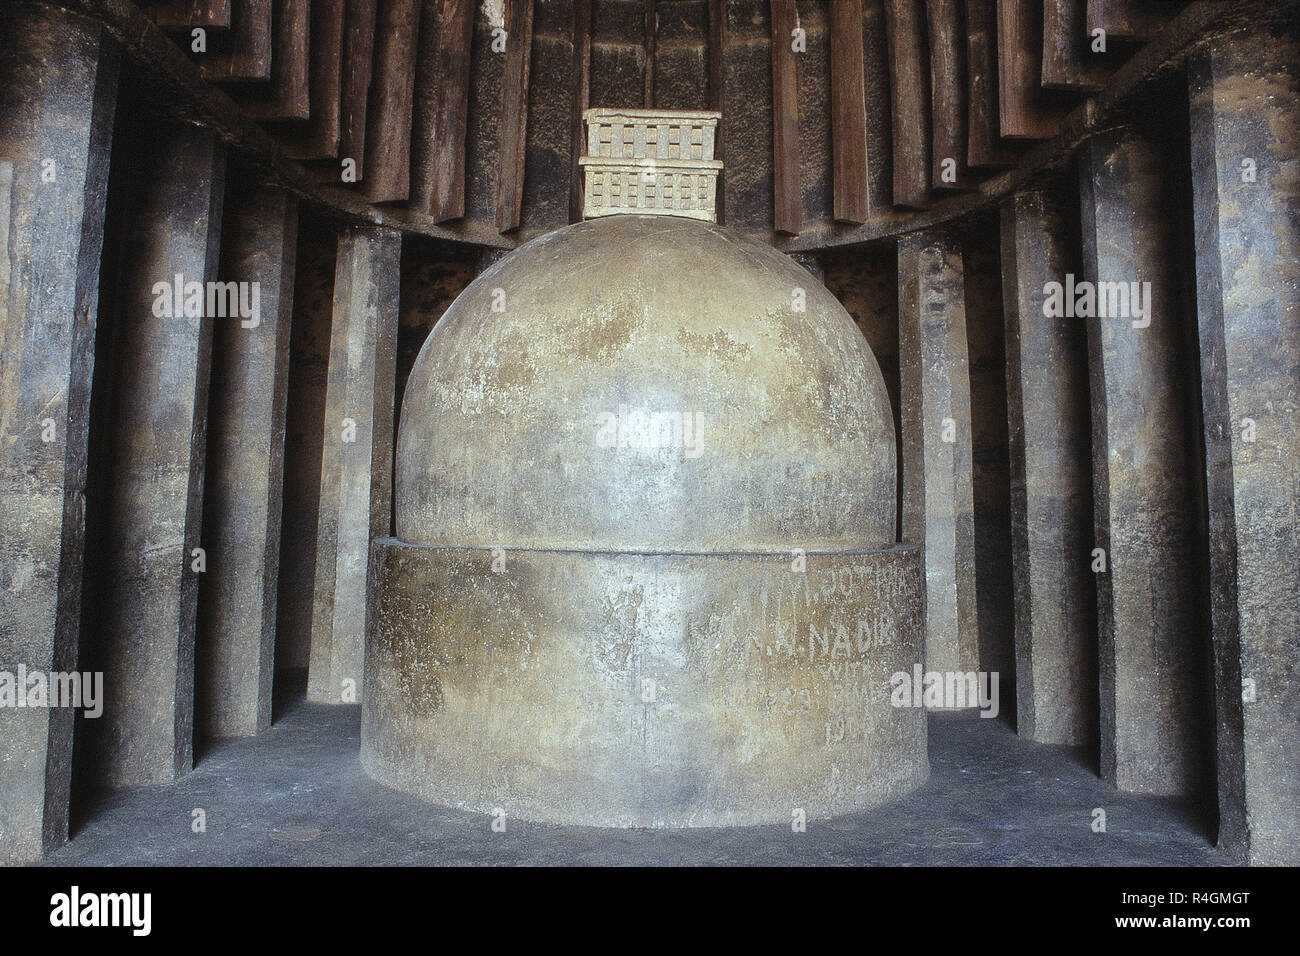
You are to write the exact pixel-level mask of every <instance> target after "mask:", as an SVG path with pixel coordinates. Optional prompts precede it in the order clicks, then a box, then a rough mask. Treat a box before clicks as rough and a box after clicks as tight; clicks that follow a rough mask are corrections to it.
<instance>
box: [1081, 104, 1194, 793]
mask: <svg viewBox="0 0 1300 956" xmlns="http://www.w3.org/2000/svg"><path fill="white" fill-rule="evenodd" d="M1165 163H1166V160H1165V159H1164V157H1163V156H1162V151H1161V150H1160V149H1159V148H1158V146H1157V145H1156V143H1155V141H1153V140H1151V139H1147V138H1145V137H1143V136H1141V135H1139V134H1138V133H1136V132H1134V131H1133V130H1131V129H1130V130H1118V131H1114V132H1111V133H1105V134H1102V135H1100V136H1098V137H1096V138H1094V139H1092V140H1091V141H1089V143H1088V144H1087V145H1086V146H1085V147H1084V150H1083V154H1082V157H1081V161H1080V178H1081V190H1082V200H1081V210H1082V220H1083V249H1084V256H1083V258H1084V279H1085V280H1086V281H1088V282H1092V283H1097V282H1098V281H1101V282H1106V283H1122V284H1123V287H1124V288H1125V290H1126V291H1129V292H1130V294H1131V285H1130V284H1131V283H1134V282H1137V283H1148V282H1149V283H1150V291H1151V298H1150V305H1151V308H1150V315H1149V316H1146V317H1141V318H1139V317H1138V316H1137V314H1136V313H1137V312H1139V311H1142V310H1139V309H1135V308H1133V307H1132V304H1131V303H1130V307H1129V308H1128V309H1124V308H1123V303H1122V301H1121V300H1120V299H1119V297H1118V295H1119V293H1118V292H1116V293H1115V296H1114V297H1112V296H1111V294H1110V292H1105V294H1104V296H1098V298H1099V299H1100V298H1103V297H1104V298H1105V299H1107V300H1112V298H1113V301H1108V304H1107V308H1106V311H1107V312H1108V313H1109V314H1108V315H1107V316H1105V317H1101V316H1096V317H1092V318H1080V319H1076V321H1084V322H1086V323H1087V328H1088V351H1089V378H1090V393H1091V399H1092V435H1093V440H1092V462H1093V523H1094V526H1095V535H1094V539H1095V540H1094V547H1096V548H1101V549H1103V550H1104V551H1105V554H1106V562H1107V564H1106V567H1107V571H1106V572H1105V573H1100V574H1097V576H1096V584H1097V615H1098V632H1099V648H1098V671H1099V683H1100V688H1101V696H1100V717H1101V721H1100V734H1101V772H1102V776H1103V777H1104V778H1105V779H1106V780H1107V781H1109V782H1110V783H1112V784H1114V785H1115V786H1116V787H1117V788H1119V789H1121V790H1129V791H1139V792H1146V793H1163V794H1179V793H1181V794H1193V793H1197V792H1199V791H1200V789H1201V785H1202V781H1203V779H1204V777H1205V771H1206V769H1207V767H1206V758H1207V757H1208V753H1207V747H1206V743H1207V738H1206V729H1207V728H1206V726H1205V720H1206V717H1207V713H1206V711H1207V709H1208V706H1209V701H1208V694H1209V688H1208V687H1207V686H1206V681H1205V679H1204V677H1203V675H1204V674H1206V673H1208V668H1207V666H1206V661H1205V634H1204V630H1203V622H1202V621H1201V620H1200V615H1199V614H1198V613H1197V612H1198V607H1197V605H1196V603H1195V600H1196V598H1195V595H1196V594H1197V593H1198V591H1199V589H1198V587H1197V585H1198V584H1199V581H1200V577H1199V573H1198V569H1197V567H1196V563H1195V562H1196V554H1197V542H1196V539H1195V535H1194V517H1193V515H1194V506H1193V502H1194V497H1193V496H1194V490H1193V488H1192V486H1191V482H1190V476H1191V475H1192V474H1194V473H1195V471H1194V467H1195V466H1194V459H1193V455H1192V450H1191V448H1190V447H1189V437H1190V436H1189V432H1190V428H1189V423H1188V419H1187V415H1188V405H1187V402H1188V383H1187V368H1186V363H1185V350H1186V343H1185V338H1186V331H1185V330H1186V329H1188V327H1189V326H1190V325H1191V324H1192V319H1191V316H1192V311H1191V310H1192V305H1191V303H1190V302H1188V301H1187V297H1186V294H1185V292H1186V290H1185V288H1184V287H1183V286H1182V285H1181V284H1180V282H1179V272H1178V268H1177V266H1178V251H1179V250H1178V245H1177V239H1176V231H1175V230H1176V228H1177V224H1178V219H1177V210H1178V208H1179V205H1178V203H1179V197H1178V195H1177V193H1176V191H1175V190H1174V188H1173V182H1174V181H1173V180H1172V178H1171V177H1170V175H1169V171H1168V170H1167V169H1166V168H1165ZM1144 288H1145V286H1142V285H1139V286H1138V291H1139V293H1140V294H1141V295H1143V296H1144V293H1143V291H1142V290H1143V289H1144ZM1074 304H1075V305H1077V300H1076V303H1074ZM1085 306H1086V301H1085ZM1075 311H1078V310H1077V308H1076V309H1075ZM1097 311H1100V309H1097ZM1148 318H1149V320H1150V325H1149V327H1145V328H1141V327H1138V328H1135V327H1134V323H1135V322H1137V323H1138V324H1139V325H1141V323H1143V322H1146V321H1147V319H1148Z"/></svg>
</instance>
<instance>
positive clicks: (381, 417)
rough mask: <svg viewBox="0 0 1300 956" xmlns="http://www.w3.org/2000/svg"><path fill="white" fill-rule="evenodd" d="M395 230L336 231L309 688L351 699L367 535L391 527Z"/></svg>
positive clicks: (330, 698) (328, 699)
mask: <svg viewBox="0 0 1300 956" xmlns="http://www.w3.org/2000/svg"><path fill="white" fill-rule="evenodd" d="M401 255H402V237H401V235H400V234H399V233H396V232H390V231H388V230H383V229H355V230H350V231H348V232H345V233H344V234H343V235H342V236H340V237H339V251H338V261H337V267H336V272H335V278H334V320H333V329H332V332H331V338H330V363H329V385H328V388H327V391H326V398H325V429H324V451H323V453H322V464H321V478H320V512H319V518H318V523H317V530H316V580H315V586H314V591H315V597H314V605H313V617H312V632H311V662H310V664H309V666H308V677H307V696H308V699H309V700H315V701H321V702H325V703H335V704H337V703H344V702H349V701H351V702H355V701H356V700H357V699H358V697H357V695H358V694H359V692H360V689H361V677H362V657H363V654H364V651H365V614H366V563H367V560H368V555H369V550H370V541H371V540H372V539H373V538H378V537H383V536H384V535H386V534H388V533H389V532H390V530H391V527H390V526H391V520H392V488H393V484H392V482H393V405H394V401H395V398H394V395H393V377H394V375H395V372H396V355H397V316H398V295H399V292H398V282H399V277H400V274H401Z"/></svg>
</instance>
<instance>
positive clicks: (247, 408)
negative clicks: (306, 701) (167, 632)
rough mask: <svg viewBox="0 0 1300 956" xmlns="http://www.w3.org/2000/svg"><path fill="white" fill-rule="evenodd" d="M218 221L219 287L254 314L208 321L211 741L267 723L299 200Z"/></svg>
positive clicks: (203, 676)
mask: <svg viewBox="0 0 1300 956" xmlns="http://www.w3.org/2000/svg"><path fill="white" fill-rule="evenodd" d="M224 219H225V228H224V231H223V236H222V254H221V270H220V278H221V281H222V282H224V283H237V284H240V286H239V290H238V293H237V295H239V297H240V298H239V301H240V304H241V308H242V306H243V305H244V304H245V303H247V304H248V305H249V306H252V305H253V304H254V303H256V305H257V308H256V310H253V309H251V308H249V309H245V310H243V311H241V312H240V313H239V314H238V315H230V314H229V312H228V315H227V317H226V318H218V319H216V320H215V322H214V324H215V329H214V332H213V347H212V389H211V400H210V403H209V404H210V412H209V433H208V453H207V461H208V481H207V487H206V489H205V494H204V516H203V547H204V549H205V550H206V552H207V571H206V572H205V573H204V574H203V575H202V586H201V588H200V594H199V601H200V605H199V606H200V613H199V635H198V654H197V658H196V661H197V673H196V693H195V698H196V703H197V718H196V719H197V721H198V724H199V726H198V729H199V731H200V732H201V733H203V734H205V735H207V736H214V737H234V736H241V735H247V734H256V733H260V732H261V731H263V730H265V729H266V728H267V727H269V726H270V724H271V683H272V677H273V674H274V658H275V621H276V581H277V579H278V576H279V567H280V511H281V497H282V492H283V489H284V482H283V477H284V422H285V403H286V400H287V392H288V380H289V374H288V373H289V327H290V322H291V319H292V315H293V282H294V264H295V261H296V256H297V241H298V201H297V199H296V198H294V197H292V196H288V195H286V194H285V193H283V192H276V191H269V190H256V191H252V190H250V191H247V192H243V193H241V194H240V195H238V196H237V197H234V196H232V197H230V199H229V200H228V202H227V204H226V210H225V215H224ZM254 286H255V287H256V290H257V295H256V298H253V296H252V291H253V288H254ZM245 312H253V313H254V314H253V315H252V316H251V317H248V316H246V315H245Z"/></svg>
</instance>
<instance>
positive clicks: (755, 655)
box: [362, 215, 928, 826]
mask: <svg viewBox="0 0 1300 956" xmlns="http://www.w3.org/2000/svg"><path fill="white" fill-rule="evenodd" d="M895 488H896V484H895V446H894V427H893V417H892V414H891V412H890V408H889V402H888V398H887V396H886V392H885V387H884V382H883V380H882V378H881V374H880V370H879V367H878V365H877V363H876V360H875V358H874V356H873V355H872V354H871V351H870V349H869V347H868V346H867V343H866V340H865V339H864V338H863V336H862V334H861V332H860V331H859V330H858V329H857V328H856V326H855V325H854V323H853V320H852V318H851V317H850V316H849V315H848V313H847V312H845V310H844V309H843V307H842V306H841V305H840V304H839V303H838V302H837V301H836V300H835V298H834V297H833V296H832V295H831V294H830V293H829V292H827V291H826V290H825V289H824V288H823V287H822V286H821V285H820V283H818V282H816V281H815V280H814V279H813V278H812V277H811V276H810V275H809V274H808V273H807V272H805V271H804V270H803V269H801V268H800V267H799V266H798V265H796V264H795V263H793V262H792V261H791V260H790V259H788V258H787V257H785V256H783V255H782V254H781V253H779V252H776V251H775V250H773V249H771V248H769V247H767V246H764V245H760V244H758V243H756V242H752V241H750V240H747V239H744V238H741V237H740V236H738V235H736V234H735V233H733V232H730V231H728V230H726V229H724V228H721V227H719V226H716V225H713V224H709V223H704V222H698V221H694V220H688V219H684V218H676V217H668V216H637V215H620V216H612V217H608V218H603V219H595V220H592V221H589V222H585V223H581V224H578V225H575V226H570V227H568V228H565V229H561V230H559V231H557V232H554V233H551V234H549V235H546V236H543V237H541V238H539V239H536V240H534V241H532V242H529V243H527V244H526V245H524V246H522V247H521V248H520V249H518V250H516V251H515V252H514V253H512V254H511V255H510V256H508V257H506V258H505V259H503V260H502V261H501V262H499V263H497V264H496V265H495V266H494V267H493V268H491V269H490V270H488V271H487V272H485V273H484V274H483V275H482V276H480V277H479V278H478V279H477V280H476V281H475V282H474V283H472V284H471V285H470V286H469V288H467V289H466V290H465V292H464V293H463V294H462V295H461V296H460V297H459V298H458V299H457V300H456V302H455V303H454V304H453V305H452V306H451V308H450V309H448V311H447V313H446V314H445V315H444V316H443V318H442V319H441V320H440V321H439V322H438V324H437V326H436V327H435V329H434V331H433V333H432V334H431V335H430V336H429V338H428V340H427V341H426V342H425V344H424V347H423V349H422V350H421V352H420V355H419V358H418V359H417V360H416V364H415V367H414V369H413V371H412V373H411V376H410V378H409V380H408V383H407V387H406V394H405V396H404V398H403V403H402V411H401V425H400V431H399V437H398V446H397V466H396V502H395V503H396V521H397V537H396V538H394V539H384V540H380V541H377V542H376V543H375V545H374V547H373V549H372V554H371V575H370V581H371V585H370V601H369V612H368V618H369V623H368V628H367V638H366V652H365V655H366V656H365V686H364V696H363V709H362V710H363V714H362V761H363V763H364V765H365V767H366V769H367V771H368V772H369V773H371V774H372V775H373V776H374V777H376V778H377V779H379V780H381V781H383V782H384V783H387V784H389V785H390V786H393V787H396V788H398V789H401V790H405V791H408V792H410V793H413V794H417V795H419V796H421V797H424V798H426V799H428V800H431V801H433V802H435V803H439V804H444V805H448V806H454V807H462V808H466V809H470V810H477V811H482V812H491V811H494V810H497V809H501V810H504V811H505V812H506V813H507V814H508V815H510V816H513V817H518V818H522V819H528V820H538V821H547V822H557V823H570V824H586V825H596V826H730V825H742V824H752V823H773V822H786V823H788V822H790V821H791V819H792V815H794V814H796V812H797V811H802V812H803V813H804V814H805V815H806V816H807V817H808V818H810V819H815V818H818V817H827V816H831V815H834V814H840V813H847V812H851V811H855V810H861V809H866V808H869V807H872V806H875V805H878V804H880V803H882V802H884V801H886V800H888V799H892V798H893V797H896V796H898V795H901V794H903V793H906V792H908V791H910V790H912V789H914V788H915V787H917V786H919V785H920V784H921V783H922V782H923V781H924V780H925V778H926V776H927V774H928V763H927V760H926V746H925V733H926V730H925V718H924V712H923V711H921V710H917V709H912V708H896V707H894V706H892V705H891V690H892V688H891V682H890V678H891V676H892V675H893V674H895V673H897V672H904V673H908V674H910V673H911V671H912V667H913V665H914V664H917V663H920V662H921V661H922V660H923V648H922V641H923V637H922V635H923V627H922V619H921V615H922V613H923V612H922V602H921V593H922V587H923V584H922V570H921V564H920V555H919V549H917V548H916V547H913V546H907V545H896V544H894V530H895V524H896V517H895V516H896V498H895V494H896V491H895Z"/></svg>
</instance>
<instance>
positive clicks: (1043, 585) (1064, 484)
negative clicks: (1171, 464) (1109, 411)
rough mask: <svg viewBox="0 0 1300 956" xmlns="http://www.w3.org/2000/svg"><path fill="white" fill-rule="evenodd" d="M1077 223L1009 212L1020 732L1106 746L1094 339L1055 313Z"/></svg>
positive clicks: (1027, 203) (1014, 203) (1021, 201)
mask: <svg viewBox="0 0 1300 956" xmlns="http://www.w3.org/2000/svg"><path fill="white" fill-rule="evenodd" d="M1075 229H1077V223H1076V222H1071V221H1070V219H1069V218H1068V217H1067V215H1066V213H1065V210H1064V208H1063V207H1062V205H1061V204H1060V203H1059V201H1058V200H1057V199H1056V198H1055V197H1052V196H1050V195H1048V194H1046V193H1042V192H1030V193H1022V194H1020V195H1018V196H1015V197H1014V198H1013V199H1011V200H1010V201H1008V202H1007V203H1006V205H1004V206H1003V207H1002V298H1003V312H1004V315H1005V318H1006V343H1007V421H1008V426H1009V427H1008V434H1009V438H1010V451H1011V554H1012V565H1013V568H1014V573H1013V575H1012V580H1013V582H1014V593H1015V602H1014V603H1015V660H1016V729H1017V731H1018V732H1019V734H1020V736H1022V737H1025V738H1027V739H1029V740H1037V741H1039V742H1041V743H1049V744H1069V745H1084V744H1088V743H1090V742H1091V741H1094V740H1096V739H1097V638H1096V633H1097V632H1096V627H1097V606H1096V600H1097V599H1096V594H1095V591H1094V586H1093V580H1092V569H1091V561H1092V548H1093V543H1092V539H1093V528H1092V481H1091V467H1092V463H1091V458H1090V454H1091V449H1090V446H1089V443H1090V441H1091V432H1090V430H1089V417H1088V340H1087V331H1086V327H1085V325H1084V324H1083V322H1082V321H1080V320H1079V319H1077V318H1068V317H1056V318H1052V317H1048V316H1045V315H1044V314H1043V312H1044V310H1043V304H1044V299H1045V297H1046V294H1045V290H1046V287H1047V284H1048V283H1052V282H1057V283H1061V284H1062V285H1064V284H1065V282H1066V281H1067V280H1066V276H1067V275H1068V274H1070V273H1077V272H1078V271H1079V265H1078V240H1077V231H1074V230H1075Z"/></svg>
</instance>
